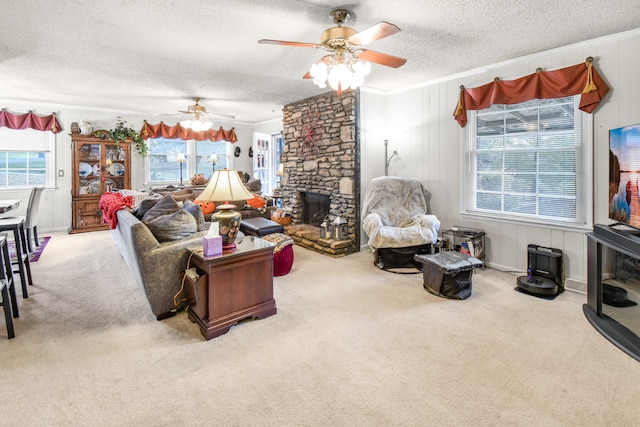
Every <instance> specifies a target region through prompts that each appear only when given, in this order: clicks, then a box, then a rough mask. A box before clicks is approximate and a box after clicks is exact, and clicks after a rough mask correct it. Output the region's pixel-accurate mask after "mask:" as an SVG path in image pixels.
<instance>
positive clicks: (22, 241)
mask: <svg viewBox="0 0 640 427" xmlns="http://www.w3.org/2000/svg"><path fill="white" fill-rule="evenodd" d="M1 231H8V232H12V233H13V241H14V243H15V249H16V257H15V259H12V260H11V262H12V263H13V264H15V265H17V266H18V272H19V273H20V284H21V285H22V297H23V298H29V290H28V286H30V285H33V278H32V277H31V264H30V262H29V252H28V250H27V234H26V232H25V231H24V219H22V218H20V217H14V218H4V217H3V218H0V232H1Z"/></svg>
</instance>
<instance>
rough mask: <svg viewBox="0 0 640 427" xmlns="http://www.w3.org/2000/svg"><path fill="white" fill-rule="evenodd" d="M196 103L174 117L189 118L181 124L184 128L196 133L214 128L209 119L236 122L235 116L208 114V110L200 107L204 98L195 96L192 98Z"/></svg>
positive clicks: (179, 111)
mask: <svg viewBox="0 0 640 427" xmlns="http://www.w3.org/2000/svg"><path fill="white" fill-rule="evenodd" d="M192 99H193V100H194V101H195V104H193V105H189V106H188V107H187V109H186V110H178V113H179V114H172V115H183V116H189V118H188V119H187V120H183V121H181V122H180V125H181V126H182V127H186V128H191V129H193V130H195V131H201V130H207V129H210V128H211V126H213V123H211V121H210V120H207V119H208V118H218V119H227V120H234V119H235V116H232V115H230V114H220V113H209V112H207V108H206V107H205V106H203V105H200V100H201V99H202V98H200V97H197V96H194V97H193V98H192Z"/></svg>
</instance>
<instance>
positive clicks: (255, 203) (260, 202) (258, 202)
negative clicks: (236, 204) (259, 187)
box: [247, 194, 267, 209]
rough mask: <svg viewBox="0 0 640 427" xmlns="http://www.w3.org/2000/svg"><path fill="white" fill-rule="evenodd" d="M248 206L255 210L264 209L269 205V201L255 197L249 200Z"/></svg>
mask: <svg viewBox="0 0 640 427" xmlns="http://www.w3.org/2000/svg"><path fill="white" fill-rule="evenodd" d="M247 205H249V206H251V207H252V208H254V209H264V207H265V206H266V205H267V201H266V200H265V199H264V197H262V196H259V195H257V194H256V195H254V196H253V197H252V198H251V199H249V200H247Z"/></svg>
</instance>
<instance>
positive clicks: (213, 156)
mask: <svg viewBox="0 0 640 427" xmlns="http://www.w3.org/2000/svg"><path fill="white" fill-rule="evenodd" d="M207 161H208V162H212V163H218V156H217V155H216V153H212V154H211V157H209V160H207Z"/></svg>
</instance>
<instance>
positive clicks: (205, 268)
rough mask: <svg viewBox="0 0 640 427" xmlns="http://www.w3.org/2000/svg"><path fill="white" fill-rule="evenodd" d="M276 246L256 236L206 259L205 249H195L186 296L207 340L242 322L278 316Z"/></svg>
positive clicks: (245, 238) (195, 320)
mask: <svg viewBox="0 0 640 427" xmlns="http://www.w3.org/2000/svg"><path fill="white" fill-rule="evenodd" d="M274 247H275V244H273V243H271V242H268V241H266V240H263V239H260V238H258V237H254V236H245V237H244V238H243V239H242V241H240V242H238V241H236V248H235V249H233V250H231V251H223V252H222V254H220V255H214V256H211V257H205V256H204V254H203V252H202V246H200V247H194V248H191V251H192V256H191V259H190V265H189V267H195V268H196V272H197V273H198V276H199V277H198V278H197V279H194V278H192V277H190V276H189V275H187V277H186V279H185V293H186V296H187V300H188V303H189V309H188V315H189V319H191V321H192V322H195V323H197V324H198V326H200V332H201V333H202V335H203V336H204V337H205V338H206V339H208V340H209V339H211V338H215V337H217V336H219V335H222V334H225V333H227V332H229V329H231V327H232V326H234V325H236V324H237V323H238V322H239V321H241V320H244V319H248V318H253V319H264V318H265V317H269V316H272V315H274V314H276V312H277V309H276V301H275V300H274V299H273V249H274Z"/></svg>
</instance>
